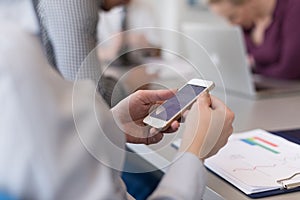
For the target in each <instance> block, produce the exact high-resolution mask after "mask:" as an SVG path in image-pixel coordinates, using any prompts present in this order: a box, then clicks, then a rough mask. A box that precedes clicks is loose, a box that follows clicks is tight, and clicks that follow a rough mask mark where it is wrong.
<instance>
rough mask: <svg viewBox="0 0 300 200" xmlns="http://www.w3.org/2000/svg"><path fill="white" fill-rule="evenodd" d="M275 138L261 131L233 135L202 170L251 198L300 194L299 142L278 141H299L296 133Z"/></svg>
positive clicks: (298, 135) (177, 143) (271, 134)
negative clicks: (292, 193)
mask: <svg viewBox="0 0 300 200" xmlns="http://www.w3.org/2000/svg"><path fill="white" fill-rule="evenodd" d="M275 134H276V133H275ZM275 134H274V133H269V132H267V131H264V130H261V129H256V130H251V131H248V132H243V133H237V134H233V135H232V136H231V137H230V138H229V140H228V143H227V144H226V146H225V147H224V148H222V149H221V150H220V151H219V152H218V154H217V155H215V156H213V157H211V158H209V159H207V160H206V161H205V166H206V167H207V168H208V169H209V170H210V171H212V172H213V173H215V174H217V175H218V176H220V177H221V178H223V179H224V180H226V181H227V182H229V183H231V184H232V185H233V186H235V187H236V188H238V189H239V190H241V191H242V192H244V193H245V194H246V195H248V196H249V197H252V198H258V197H259V198H260V197H264V196H270V195H275V194H280V193H286V192H293V191H300V187H299V186H300V145H299V144H297V142H299V141H296V143H295V142H291V141H289V140H287V139H285V138H283V137H281V135H283V136H289V137H290V138H289V139H292V138H294V139H293V140H297V139H298V140H299V138H300V131H299V132H298V133H294V136H293V137H292V136H291V135H289V134H285V133H282V132H280V133H278V134H277V135H275ZM278 135H280V136H278ZM179 144H180V141H177V142H175V143H173V146H178V145H179Z"/></svg>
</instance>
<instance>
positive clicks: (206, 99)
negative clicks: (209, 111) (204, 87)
mask: <svg viewBox="0 0 300 200" xmlns="http://www.w3.org/2000/svg"><path fill="white" fill-rule="evenodd" d="M197 102H198V104H199V105H200V106H205V107H210V106H211V104H212V102H211V98H210V95H209V93H208V92H202V93H201V94H200V95H199V97H198V99H197Z"/></svg>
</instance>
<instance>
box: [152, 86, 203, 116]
mask: <svg viewBox="0 0 300 200" xmlns="http://www.w3.org/2000/svg"><path fill="white" fill-rule="evenodd" d="M205 89H206V87H202V86H198V85H190V84H187V85H185V86H184V87H183V88H181V89H180V90H178V91H177V92H176V95H174V96H173V97H171V98H170V99H168V100H167V101H165V102H164V103H163V104H162V105H160V106H159V107H158V108H157V109H156V110H155V111H154V112H152V113H151V114H150V116H151V117H154V118H158V119H161V120H164V121H169V120H170V119H171V118H172V117H173V116H174V115H176V114H177V113H178V112H179V111H180V110H181V109H182V108H184V107H185V106H186V105H188V104H189V103H190V102H191V101H192V100H193V99H194V98H195V97H196V96H198V95H199V94H200V93H201V92H202V91H203V90H205Z"/></svg>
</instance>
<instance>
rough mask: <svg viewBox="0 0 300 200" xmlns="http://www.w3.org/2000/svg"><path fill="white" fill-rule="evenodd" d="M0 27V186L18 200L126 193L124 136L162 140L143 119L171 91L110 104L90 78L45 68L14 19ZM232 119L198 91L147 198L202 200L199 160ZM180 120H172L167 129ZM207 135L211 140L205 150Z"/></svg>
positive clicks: (221, 139) (226, 110) (221, 140)
mask: <svg viewBox="0 0 300 200" xmlns="http://www.w3.org/2000/svg"><path fill="white" fill-rule="evenodd" d="M0 29H1V30H0V44H1V45H0V97H1V98H0V107H1V115H0V163H1V164H0V191H4V192H6V193H8V194H11V195H12V196H14V197H15V198H16V199H33V200H34V199H48V200H51V199H61V200H63V199H66V200H67V199H84V200H89V199H90V200H95V199H103V200H106V199H128V198H129V197H128V196H127V193H126V188H125V186H124V184H123V183H122V181H121V179H120V178H119V173H120V172H119V171H118V169H122V165H123V162H124V154H125V151H123V148H125V141H127V142H133V143H145V144H153V143H157V142H159V141H160V140H161V139H162V137H163V136H164V133H161V132H157V131H155V130H153V129H150V127H146V126H143V125H142V123H141V121H142V120H143V118H144V117H145V116H146V115H147V114H148V112H149V109H150V108H151V107H152V106H153V105H154V104H156V103H157V102H161V101H163V100H165V99H168V98H170V97H171V96H172V95H174V94H173V91H170V90H160V91H139V92H136V93H134V94H132V95H131V96H129V97H127V98H126V99H124V100H122V101H121V102H120V103H119V104H117V105H116V106H115V107H113V108H112V109H111V110H110V109H109V108H108V106H107V105H106V104H105V103H104V101H103V100H102V98H101V96H99V95H98V93H96V94H95V87H96V86H95V83H94V82H92V81H90V80H79V81H77V82H76V83H72V82H70V81H66V80H64V79H63V78H62V77H61V76H59V75H58V74H57V73H56V72H55V71H54V70H53V69H52V68H51V67H49V66H48V63H47V61H46V59H45V57H44V55H43V54H42V50H41V47H40V43H39V42H38V41H37V40H36V38H34V37H32V36H30V35H28V34H26V33H25V32H23V31H21V30H20V29H19V28H18V27H15V26H13V25H8V24H3V23H1V26H0ZM16 58H17V59H16ZM127 111H128V112H127ZM130 119H131V120H130ZM233 119H234V115H233V113H232V112H231V111H230V110H229V108H227V107H226V106H225V105H224V104H223V103H222V102H221V101H220V100H218V99H217V98H215V97H213V96H210V95H209V94H208V93H204V94H203V95H202V96H201V97H199V98H198V100H197V102H196V103H195V104H194V105H193V107H192V108H191V110H190V111H189V112H188V114H187V118H186V122H185V123H186V129H185V131H184V134H183V141H182V144H181V146H180V150H179V154H178V155H177V157H176V159H175V161H174V162H173V164H171V166H170V168H169V170H168V171H167V173H166V174H165V175H164V177H163V179H162V181H161V182H160V184H159V186H158V187H157V189H156V190H155V191H154V193H153V194H152V195H151V196H150V197H149V199H155V200H159V199H201V196H202V195H203V191H204V188H205V168H204V165H203V161H204V160H205V159H206V158H208V157H209V156H212V155H214V154H215V153H217V151H218V150H219V149H220V148H221V147H222V146H224V145H225V144H226V142H227V139H228V137H229V136H230V134H231V133H232V131H233V128H232V122H233ZM99 125H100V126H99ZM99 127H101V129H100V128H99ZM178 127H179V123H178V122H177V121H174V122H173V123H172V125H171V128H170V129H169V131H170V132H173V131H175V130H177V129H178ZM215 133H219V137H217V138H210V136H211V135H213V136H216V135H215ZM206 139H214V140H215V141H216V142H215V145H214V146H212V147H211V149H209V152H208V153H207V154H205V155H204V154H203V151H205V152H206V151H207V149H202V147H203V145H204V143H205V141H206ZM115 147H116V148H115ZM120 152H122V153H120ZM117 166H118V167H117ZM110 167H112V168H110ZM115 169H117V170H115ZM182 183H184V184H182Z"/></svg>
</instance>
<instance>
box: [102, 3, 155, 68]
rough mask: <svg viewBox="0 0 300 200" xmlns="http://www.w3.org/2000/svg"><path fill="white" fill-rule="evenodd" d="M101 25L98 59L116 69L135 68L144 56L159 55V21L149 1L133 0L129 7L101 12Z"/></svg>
mask: <svg viewBox="0 0 300 200" xmlns="http://www.w3.org/2000/svg"><path fill="white" fill-rule="evenodd" d="M100 18H101V20H100V22H99V25H98V35H99V41H100V42H101V45H100V46H99V53H98V54H99V57H100V59H101V61H102V62H106V63H109V64H110V62H112V63H111V65H113V66H120V67H122V66H136V65H141V64H143V63H144V62H145V59H144V58H145V57H154V56H155V57H157V56H160V36H159V34H160V33H158V32H157V30H155V29H154V28H155V27H158V26H157V23H156V22H157V20H156V19H155V13H154V10H153V6H152V4H151V3H150V2H148V1H141V0H131V1H130V4H128V5H127V6H126V7H116V8H113V9H112V10H110V11H108V12H102V13H101V16H100Z"/></svg>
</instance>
